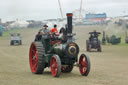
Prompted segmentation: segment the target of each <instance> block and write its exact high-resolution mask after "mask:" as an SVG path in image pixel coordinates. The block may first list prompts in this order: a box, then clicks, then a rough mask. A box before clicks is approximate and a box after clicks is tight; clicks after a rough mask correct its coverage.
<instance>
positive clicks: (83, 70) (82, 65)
mask: <svg viewBox="0 0 128 85" xmlns="http://www.w3.org/2000/svg"><path fill="white" fill-rule="evenodd" d="M79 64H80V66H79V69H80V73H81V74H85V73H86V70H87V60H86V58H85V56H84V55H81V56H80V60H79Z"/></svg>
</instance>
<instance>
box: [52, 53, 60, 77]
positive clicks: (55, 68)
mask: <svg viewBox="0 0 128 85" xmlns="http://www.w3.org/2000/svg"><path fill="white" fill-rule="evenodd" d="M50 67H51V73H52V76H54V77H59V76H60V73H61V61H60V58H59V56H58V55H53V56H52V58H51V60H50Z"/></svg>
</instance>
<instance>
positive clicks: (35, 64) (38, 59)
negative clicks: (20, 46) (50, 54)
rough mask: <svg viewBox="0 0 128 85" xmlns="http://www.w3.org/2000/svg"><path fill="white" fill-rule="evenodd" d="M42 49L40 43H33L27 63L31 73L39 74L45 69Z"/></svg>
mask: <svg viewBox="0 0 128 85" xmlns="http://www.w3.org/2000/svg"><path fill="white" fill-rule="evenodd" d="M44 53H45V50H44V47H43V45H42V43H41V42H33V43H32V44H31V47H30V51H29V63H30V68H31V71H32V73H35V74H41V73H43V71H44V67H45V57H44Z"/></svg>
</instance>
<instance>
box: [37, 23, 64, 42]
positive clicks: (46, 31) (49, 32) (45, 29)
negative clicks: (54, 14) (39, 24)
mask: <svg viewBox="0 0 128 85" xmlns="http://www.w3.org/2000/svg"><path fill="white" fill-rule="evenodd" d="M62 29H64V28H61V30H60V32H59V31H58V29H57V25H56V24H55V25H54V27H53V28H52V29H51V30H50V29H49V28H48V25H46V24H45V25H44V26H43V28H42V29H40V30H39V32H38V34H37V35H36V38H35V41H40V40H41V38H42V35H44V36H45V35H46V36H47V35H54V34H56V35H59V34H61V33H62Z"/></svg>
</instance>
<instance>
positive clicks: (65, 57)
mask: <svg viewBox="0 0 128 85" xmlns="http://www.w3.org/2000/svg"><path fill="white" fill-rule="evenodd" d="M73 36H74V34H73V33H72V13H68V14H67V25H66V28H65V30H63V35H62V36H61V37H59V36H58V35H56V34H54V35H47V36H44V35H42V38H41V41H34V42H32V44H31V46H30V51H29V63H30V68H31V71H32V73H34V74H42V73H43V72H44V69H45V68H46V67H49V68H50V69H51V74H52V76H54V77H59V76H60V74H61V72H64V73H70V72H71V71H72V70H73V67H74V66H78V67H79V70H80V73H81V75H83V76H87V75H88V74H89V72H90V60H89V57H88V56H87V55H85V54H81V55H80V57H78V54H79V46H78V45H77V44H76V43H75V42H74V40H73ZM78 58H79V60H78Z"/></svg>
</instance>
